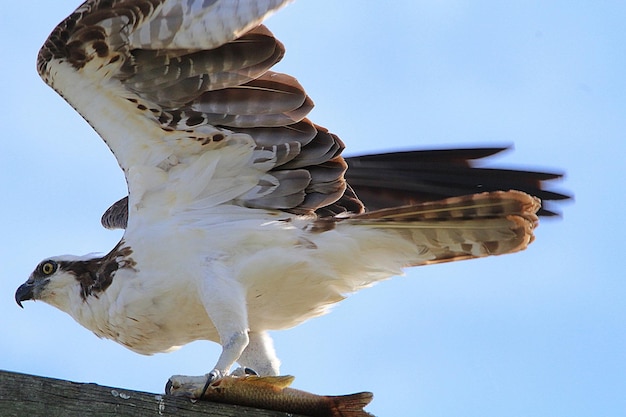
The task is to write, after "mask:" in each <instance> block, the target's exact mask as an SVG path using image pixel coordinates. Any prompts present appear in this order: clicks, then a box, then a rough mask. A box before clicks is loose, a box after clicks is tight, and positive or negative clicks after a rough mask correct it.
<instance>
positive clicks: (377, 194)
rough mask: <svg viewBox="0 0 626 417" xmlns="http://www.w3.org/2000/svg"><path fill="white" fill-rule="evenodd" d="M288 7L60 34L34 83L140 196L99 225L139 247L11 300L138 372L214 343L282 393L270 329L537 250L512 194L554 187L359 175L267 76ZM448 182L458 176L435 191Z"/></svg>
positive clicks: (106, 17) (526, 177) (136, 20)
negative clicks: (92, 337)
mask: <svg viewBox="0 0 626 417" xmlns="http://www.w3.org/2000/svg"><path fill="white" fill-rule="evenodd" d="M284 3H285V2H284V1H278V0H273V1H271V0H267V1H261V0H257V1H254V0H247V1H226V0H222V1H220V0H217V1H213V2H203V1H188V2H177V1H173V0H134V1H126V2H123V1H112V2H104V1H99V0H90V1H87V2H86V3H84V4H83V5H82V6H81V7H79V9H77V11H76V12H75V13H74V14H72V15H71V16H70V17H68V18H67V19H66V20H65V21H63V22H62V23H61V24H60V25H59V26H58V27H57V28H56V29H55V30H54V31H53V33H52V34H51V36H50V38H49V39H48V41H46V44H45V45H44V47H43V48H42V50H41V51H40V55H39V59H38V69H39V72H40V74H41V76H42V77H43V79H44V80H45V81H46V82H47V83H48V84H49V85H51V86H52V87H53V88H54V89H55V90H56V91H57V92H59V94H61V95H62V96H63V98H64V99H65V100H66V101H67V102H69V103H70V104H71V105H72V106H73V107H74V108H75V109H76V110H77V111H78V112H79V113H80V114H81V115H82V116H83V117H84V118H85V120H87V121H88V122H89V123H90V124H91V126H92V127H93V128H94V129H95V130H96V131H97V132H98V133H99V134H100V136H101V137H102V138H103V139H104V140H105V142H106V143H107V145H108V146H109V148H110V149H111V150H112V152H113V153H114V155H115V156H116V158H117V160H118V162H119V165H120V167H121V168H122V169H123V171H124V173H125V176H126V180H127V184H128V190H129V196H128V200H126V199H123V200H120V201H119V202H117V203H115V204H114V205H113V206H112V207H111V208H110V209H109V210H108V211H107V213H105V216H104V217H103V224H104V225H105V226H107V227H111V228H113V227H122V228H125V229H126V230H125V233H124V236H123V238H122V240H121V241H120V243H119V244H118V245H117V246H116V247H115V248H114V249H113V250H112V251H111V252H109V253H108V254H106V255H104V256H87V257H56V258H49V259H46V260H44V261H43V262H42V263H41V264H40V265H39V266H38V267H37V269H36V270H35V271H34V272H33V274H32V275H31V277H30V278H29V280H28V281H27V282H26V283H25V284H24V285H23V286H22V287H20V289H18V292H17V293H16V299H17V300H18V302H21V301H24V300H27V299H41V300H44V301H46V302H48V303H49V304H52V305H54V306H56V307H58V308H60V309H61V310H63V311H65V312H67V313H69V314H70V315H71V316H72V317H74V318H75V319H76V320H77V321H78V322H79V323H80V324H82V325H83V326H85V327H86V328H88V329H90V330H92V331H93V332H94V333H95V334H97V335H98V336H100V337H106V338H110V339H113V340H115V341H117V342H119V343H121V344H122V345H124V346H126V347H128V348H130V349H132V350H134V351H136V352H139V353H142V354H152V353H156V352H163V351H167V350H170V349H172V348H176V347H177V346H182V345H184V344H186V343H189V342H191V341H193V340H198V339H205V340H212V341H215V342H218V343H220V344H221V345H222V347H223V352H222V355H221V356H220V358H219V360H218V361H217V363H216V364H215V366H214V367H213V371H212V376H213V377H214V378H215V377H219V376H221V375H225V374H227V373H228V372H229V370H230V368H231V366H232V365H233V364H234V363H235V362H238V363H239V364H240V365H241V366H243V367H250V368H253V369H255V370H256V371H257V372H259V373H260V374H261V375H275V374H277V373H278V369H279V368H278V366H279V362H278V359H277V358H276V355H275V353H274V349H273V346H272V343H271V340H270V339H269V336H268V334H267V332H268V331H270V330H279V329H286V328H289V327H293V326H295V325H298V324H300V323H302V322H303V321H306V320H308V319H310V318H312V317H315V316H318V315H320V314H323V313H324V312H326V311H327V310H328V307H329V306H331V305H332V304H334V303H337V302H338V301H340V300H342V299H343V298H344V297H345V296H346V295H347V294H349V293H352V292H354V291H357V290H359V289H361V288H364V287H368V286H371V285H372V284H374V283H375V282H378V281H380V280H383V279H386V278H389V277H391V276H393V275H397V274H400V273H401V272H402V269H403V268H404V267H407V266H417V265H424V264H429V263H439V262H448V261H455V260H460V259H470V258H476V257H483V256H487V255H498V254H504V253H511V252H516V251H519V250H522V249H524V248H526V246H527V245H528V244H529V243H530V242H531V241H532V239H533V234H532V230H533V228H534V227H535V226H536V223H537V217H536V212H537V211H538V210H539V200H538V199H536V198H535V197H532V196H530V195H528V194H526V193H524V192H520V191H508V190H509V189H518V190H521V191H526V192H530V193H532V194H536V195H538V196H541V197H546V198H547V199H551V198H562V197H564V196H562V195H559V194H555V193H551V192H548V191H545V190H542V188H541V181H543V180H546V179H552V178H556V177H558V175H553V174H543V173H536V172H521V171H510V170H493V171H489V170H486V169H477V168H474V167H472V166H471V164H470V162H469V161H471V160H472V159H476V158H481V157H483V156H488V155H490V154H492V153H495V152H496V151H497V149H493V150H491V149H483V150H480V149H478V150H453V151H435V152H430V153H429V152H425V153H424V154H419V155H418V153H399V154H382V155H373V156H366V157H360V158H353V159H348V160H347V162H346V160H344V158H343V157H342V156H341V152H342V150H343V143H342V142H341V140H339V138H338V137H336V136H335V135H333V134H331V133H329V132H328V131H327V130H326V129H324V128H322V127H320V126H317V125H315V124H313V123H312V122H310V121H309V120H308V119H306V117H305V116H306V115H307V113H308V112H309V111H310V109H311V108H312V106H313V104H312V101H311V100H310V99H309V98H308V96H307V95H306V93H305V92H304V90H303V88H302V87H301V86H300V85H299V84H298V82H297V81H296V80H295V79H293V78H292V77H290V76H287V75H284V74H278V73H274V72H271V71H270V68H271V67H272V65H274V64H275V63H276V62H278V60H280V59H281V57H282V55H283V47H282V45H281V44H280V43H279V42H278V41H277V40H276V39H275V38H274V37H273V35H272V34H271V33H270V32H269V31H268V30H267V29H266V28H264V27H263V26H260V22H261V21H262V20H263V18H264V17H265V16H266V15H267V14H268V13H269V12H272V11H274V10H275V9H277V8H278V7H281V6H282V5H283V4H284ZM420 155H421V156H420ZM424 157H426V159H427V160H428V158H430V161H431V162H432V163H431V164H429V163H428V162H426V163H423V164H422V165H420V164H419V163H417V162H415V163H414V162H412V161H418V160H420V159H422V158H424ZM348 166H349V167H350V168H349V170H348V172H347V173H346V168H347V167H348ZM442 169H443V170H447V174H448V175H449V176H452V177H454V176H456V177H454V178H453V179H450V178H445V179H443V178H442V179H439V178H436V179H435V180H434V181H433V180H431V178H430V177H433V173H437V172H438V171H439V170H442ZM392 174H393V175H392ZM392 176H393V178H391V177H392ZM435 176H436V175H435ZM495 176H497V177H498V178H497V179H494V177H495ZM346 178H348V183H347V182H346ZM350 184H352V187H351V186H350ZM355 191H356V193H355ZM481 191H484V192H481ZM361 192H362V193H363V195H365V196H368V197H367V198H365V199H363V200H360V199H359V194H360V193H361ZM433 195H435V196H439V198H440V200H439V201H434V202H433V201H431V200H437V198H432V196H433ZM369 201H371V202H372V204H371V206H372V207H375V208H376V209H374V210H368V209H367V208H368V205H370V204H369V203H368V202H369Z"/></svg>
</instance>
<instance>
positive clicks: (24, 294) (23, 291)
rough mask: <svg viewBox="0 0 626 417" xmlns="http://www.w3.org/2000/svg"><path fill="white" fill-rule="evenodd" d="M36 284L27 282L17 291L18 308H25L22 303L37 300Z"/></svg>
mask: <svg viewBox="0 0 626 417" xmlns="http://www.w3.org/2000/svg"><path fill="white" fill-rule="evenodd" d="M34 288H35V284H34V283H32V282H26V283H24V284H22V285H20V287H19V288H18V289H17V291H15V302H16V303H17V305H18V306H20V307H22V308H24V306H23V305H22V301H27V300H33V299H34V298H35V293H34V291H33V290H34Z"/></svg>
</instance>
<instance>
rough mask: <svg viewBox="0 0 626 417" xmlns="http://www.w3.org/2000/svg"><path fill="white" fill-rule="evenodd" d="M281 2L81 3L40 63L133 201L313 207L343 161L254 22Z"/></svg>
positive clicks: (327, 194)
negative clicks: (105, 152)
mask: <svg viewBox="0 0 626 417" xmlns="http://www.w3.org/2000/svg"><path fill="white" fill-rule="evenodd" d="M285 3H287V1H285V0H238V1H235V0H213V1H206V0H189V1H184V2H181V1H177V0H108V1H105V0H89V1H87V2H85V3H84V4H83V5H81V6H80V7H79V8H78V9H77V10H76V11H75V12H74V13H73V14H72V15H70V16H69V17H68V18H67V19H65V20H64V21H63V22H61V23H60V24H59V25H58V26H57V27H56V28H55V29H54V31H53V32H52V34H51V35H50V37H49V38H48V40H47V41H46V42H45V44H44V46H43V47H42V49H41V51H40V53H39V56H38V70H39V73H40V74H41V76H42V78H43V79H44V80H45V81H46V82H47V83H48V84H49V85H50V86H52V87H53V88H54V89H55V90H56V91H57V92H59V94H60V95H62V96H63V97H64V98H65V99H66V100H67V101H68V102H69V103H70V104H71V105H72V106H73V107H74V108H75V109H76V110H77V111H78V112H79V113H80V114H81V115H82V116H83V117H84V118H85V119H86V120H87V121H88V122H89V123H90V124H91V126H93V128H94V129H95V130H96V131H97V132H98V133H99V134H100V136H102V138H103V139H104V141H105V142H106V143H107V145H108V146H109V148H110V149H111V151H112V152H113V153H114V155H115V157H116V158H117V160H118V163H119V165H120V166H121V168H122V169H123V170H124V173H125V175H126V179H127V182H128V187H129V195H130V206H131V207H133V206H134V207H139V206H140V205H152V206H157V205H158V204H159V203H162V202H164V201H168V203H170V204H171V200H172V199H184V200H185V201H184V203H185V204H187V205H192V204H194V205H195V206H194V208H197V207H200V206H202V207H211V206H215V205H219V204H223V203H232V204H237V205H240V206H245V207H252V208H263V209H280V210H286V211H290V212H294V213H312V212H314V211H315V210H316V209H318V208H319V207H323V206H326V205H328V204H332V203H333V202H335V201H336V200H338V199H339V198H341V196H342V195H343V194H344V191H345V189H346V185H345V181H344V178H343V174H344V171H345V169H346V163H345V161H344V160H343V158H342V157H341V156H339V155H340V153H341V151H342V150H343V144H342V143H341V141H340V140H339V138H337V137H336V136H335V135H332V134H330V133H329V132H328V131H327V130H326V129H323V128H321V127H319V126H316V125H314V124H313V123H311V122H310V121H309V120H307V119H306V118H305V116H306V115H307V113H308V112H309V111H310V110H311V108H312V107H313V103H312V101H311V100H310V99H309V97H308V96H307V95H306V93H305V92H304V90H303V88H302V87H301V86H300V84H299V83H298V82H297V80H296V79H294V78H293V77H290V76H288V75H285V74H279V73H275V72H272V71H270V68H271V67H272V66H273V65H274V64H275V63H276V62H278V61H279V60H280V59H281V58H282V56H283V53H284V48H283V46H282V44H281V43H280V42H279V41H277V40H276V39H275V38H274V36H273V35H272V34H271V32H269V31H268V30H267V29H266V28H265V27H263V26H260V22H261V21H262V20H263V19H264V18H265V17H266V16H267V15H268V14H269V13H271V12H273V11H275V10H276V9H278V8H279V7H281V6H283V5H284V4H285ZM181 187H182V188H181ZM168 192H169V194H168ZM159 195H160V197H158V196H159ZM159 198H160V200H159ZM353 208H354V209H356V211H361V210H362V206H360V204H356V205H355V206H354V207H353ZM115 224H117V225H119V224H120V223H119V222H113V223H112V225H115Z"/></svg>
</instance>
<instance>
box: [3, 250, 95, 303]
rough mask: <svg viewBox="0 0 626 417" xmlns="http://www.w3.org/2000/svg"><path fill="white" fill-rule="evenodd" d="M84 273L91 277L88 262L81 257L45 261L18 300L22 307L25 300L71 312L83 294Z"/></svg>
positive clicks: (17, 297) (62, 257)
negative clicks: (41, 302) (40, 302)
mask: <svg viewBox="0 0 626 417" xmlns="http://www.w3.org/2000/svg"><path fill="white" fill-rule="evenodd" d="M85 273H87V274H88V268H87V261H86V260H84V259H82V257H73V256H69V255H66V256H58V257H53V258H48V259H45V260H43V261H41V262H40V263H39V265H37V267H36V268H35V270H34V271H33V272H32V273H31V274H30V276H29V277H28V280H26V282H25V283H24V284H22V285H20V287H19V288H18V289H17V291H16V292H15V301H16V302H17V304H18V305H19V306H20V307H23V306H22V302H23V301H27V300H41V301H43V302H45V303H47V304H50V305H52V306H54V307H57V308H58V309H60V310H62V311H65V312H68V313H69V312H70V309H71V305H72V303H73V301H74V300H75V299H80V297H81V294H83V289H82V285H81V279H83V280H84V274H85Z"/></svg>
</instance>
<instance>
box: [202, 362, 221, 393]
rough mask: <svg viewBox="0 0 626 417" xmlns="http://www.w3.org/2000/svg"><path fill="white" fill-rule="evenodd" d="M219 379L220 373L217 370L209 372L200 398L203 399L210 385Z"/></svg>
mask: <svg viewBox="0 0 626 417" xmlns="http://www.w3.org/2000/svg"><path fill="white" fill-rule="evenodd" d="M221 378H222V373H221V372H220V371H218V370H217V369H213V370H212V371H211V372H209V373H208V374H207V380H206V383H205V384H204V388H202V392H201V393H200V398H202V397H204V395H205V394H206V392H207V390H208V389H209V386H211V384H212V383H214V382H215V381H217V380H218V379H221Z"/></svg>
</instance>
